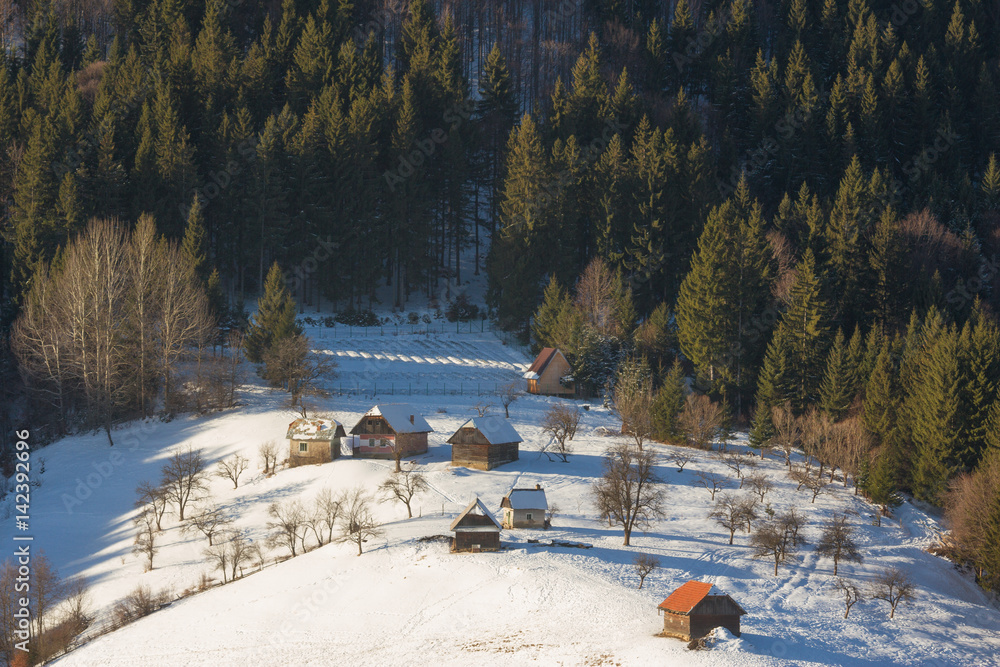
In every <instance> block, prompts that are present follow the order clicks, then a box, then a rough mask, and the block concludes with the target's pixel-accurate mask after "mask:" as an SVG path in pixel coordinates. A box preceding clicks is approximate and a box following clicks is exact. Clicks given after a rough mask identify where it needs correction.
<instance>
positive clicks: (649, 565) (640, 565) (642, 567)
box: [632, 554, 660, 589]
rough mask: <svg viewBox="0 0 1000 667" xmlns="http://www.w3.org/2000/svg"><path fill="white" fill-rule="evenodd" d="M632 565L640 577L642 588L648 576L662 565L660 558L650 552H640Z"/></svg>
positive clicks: (640, 586)
mask: <svg viewBox="0 0 1000 667" xmlns="http://www.w3.org/2000/svg"><path fill="white" fill-rule="evenodd" d="M632 567H634V568H635V573H636V575H638V577H639V588H640V589H641V588H642V584H643V582H644V581H646V577H648V576H649V574H650V573H651V572H652V571H653V570H655V569H656V568H658V567H660V560H659V559H658V558H656V557H655V556H650V555H649V554H639V555H638V556H636V557H635V560H634V561H632Z"/></svg>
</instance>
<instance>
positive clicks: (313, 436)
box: [285, 419, 347, 468]
mask: <svg viewBox="0 0 1000 667" xmlns="http://www.w3.org/2000/svg"><path fill="white" fill-rule="evenodd" d="M346 436H347V433H345V432H344V425H343V424H341V423H340V422H339V421H337V420H335V419H296V420H295V421H293V422H292V423H291V424H289V425H288V432H287V433H286V434H285V437H286V438H288V465H289V467H293V468H294V467H295V466H300V465H307V464H310V463H326V462H327V461H331V460H333V459H335V458H337V457H338V456H340V445H341V442H342V440H341V439H342V438H344V437H346Z"/></svg>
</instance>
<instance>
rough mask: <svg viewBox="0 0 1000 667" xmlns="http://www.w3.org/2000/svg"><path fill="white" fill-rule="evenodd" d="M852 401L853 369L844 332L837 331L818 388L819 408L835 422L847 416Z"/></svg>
mask: <svg viewBox="0 0 1000 667" xmlns="http://www.w3.org/2000/svg"><path fill="white" fill-rule="evenodd" d="M853 400H854V368H853V367H851V365H850V359H849V358H848V355H847V349H846V345H845V343H844V332H843V331H841V330H840V329H838V330H837V335H836V336H834V339H833V346H832V347H831V348H830V353H829V354H828V355H827V357H826V371H825V372H824V374H823V382H822V383H821V384H820V387H819V406H820V408H822V409H823V410H824V411H825V412H826V413H827V414H829V415H830V416H831V417H832V418H833V419H834V420H835V421H836V420H839V419H841V418H842V417H843V416H844V415H846V414H847V410H848V408H850V407H851V401H853Z"/></svg>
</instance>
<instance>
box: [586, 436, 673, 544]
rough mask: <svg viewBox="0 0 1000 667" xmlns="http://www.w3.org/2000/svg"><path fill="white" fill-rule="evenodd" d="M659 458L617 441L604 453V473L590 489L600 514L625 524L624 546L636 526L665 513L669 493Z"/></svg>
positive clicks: (649, 521) (647, 524)
mask: <svg viewBox="0 0 1000 667" xmlns="http://www.w3.org/2000/svg"><path fill="white" fill-rule="evenodd" d="M656 462H657V461H656V454H655V453H653V452H650V451H638V450H637V449H635V448H633V447H631V446H629V445H626V444H621V445H616V446H614V447H612V448H611V449H609V450H608V452H607V453H606V454H605V456H604V461H603V464H602V468H603V474H602V475H601V478H600V479H599V480H598V481H596V482H594V485H593V487H592V489H591V493H592V495H593V498H594V504H595V505H596V506H597V511H598V514H599V515H600V517H601V518H602V519H604V520H606V521H608V523H609V524H612V525H614V524H617V525H619V526H621V527H622V530H623V532H624V536H625V542H624V544H625V546H629V544H630V539H631V536H632V530H633V529H634V528H636V527H637V526H638V527H641V528H646V527H648V526H649V525H650V523H651V522H652V521H654V520H656V519H661V518H663V517H664V516H666V505H665V503H666V494H665V493H664V491H663V489H662V488H661V487H660V485H661V483H662V480H661V479H660V477H659V476H658V475H657V474H656Z"/></svg>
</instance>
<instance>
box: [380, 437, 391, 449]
mask: <svg viewBox="0 0 1000 667" xmlns="http://www.w3.org/2000/svg"><path fill="white" fill-rule="evenodd" d="M378 444H379V447H388V446H389V441H388V440H386V439H385V438H382V439H381V440H379V441H378Z"/></svg>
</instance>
